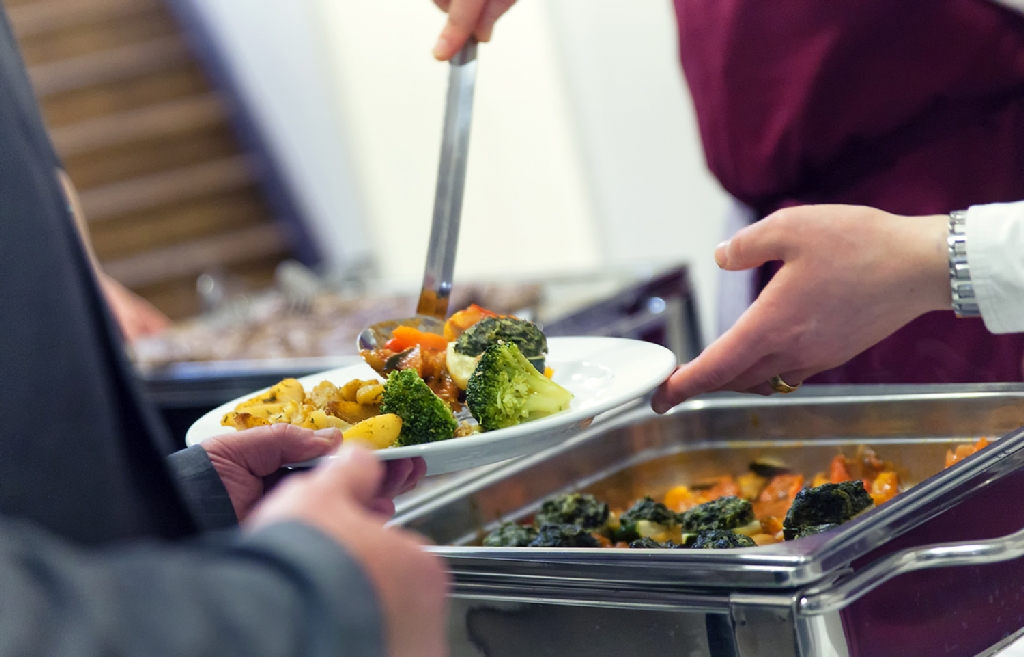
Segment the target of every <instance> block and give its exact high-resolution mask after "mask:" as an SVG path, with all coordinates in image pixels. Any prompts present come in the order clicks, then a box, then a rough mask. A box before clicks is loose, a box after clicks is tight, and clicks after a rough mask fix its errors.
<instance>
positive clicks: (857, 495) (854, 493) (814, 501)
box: [782, 479, 874, 540]
mask: <svg viewBox="0 0 1024 657" xmlns="http://www.w3.org/2000/svg"><path fill="white" fill-rule="evenodd" d="M873 504H874V501H873V500H872V499H871V495H870V494H868V491H867V490H866V489H865V488H864V482H863V481H861V480H860V479H857V480H855V481H844V482H842V483H839V484H824V485H822V486H818V487H817V488H807V489H804V490H802V491H800V492H799V493H797V496H796V499H794V500H793V505H792V506H791V507H790V508H789V512H788V513H786V519H785V520H784V521H783V522H782V526H783V532H784V534H785V536H786V540H792V539H793V538H795V537H796V535H797V533H798V532H799V530H800V529H802V528H805V527H813V526H815V525H828V524H837V525H838V524H842V523H844V522H846V521H847V520H849V519H850V518H852V517H853V516H855V515H857V514H858V513H860V512H861V511H863V510H864V509H867V508H869V507H871V506H872V505H873Z"/></svg>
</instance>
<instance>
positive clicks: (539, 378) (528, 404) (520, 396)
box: [466, 342, 572, 431]
mask: <svg viewBox="0 0 1024 657" xmlns="http://www.w3.org/2000/svg"><path fill="white" fill-rule="evenodd" d="M571 401H572V393H571V392H569V391H568V390H566V389H565V388H563V387H562V386H560V385H558V384H557V383H555V382H554V381H551V380H550V379H548V378H547V377H545V376H544V375H543V374H540V373H539V372H537V370H536V369H534V367H533V366H532V365H530V363H529V361H527V360H526V357H525V356H523V354H522V352H520V351H519V347H517V346H516V345H514V344H513V343H511V342H499V343H497V344H494V345H492V346H490V347H488V348H487V351H485V352H484V355H483V356H481V358H480V363H479V364H478V365H477V366H476V370H475V371H474V372H473V376H471V377H470V378H469V384H468V385H467V387H466V405H467V406H469V410H470V412H471V413H473V417H475V418H476V420H477V422H479V423H480V426H481V427H483V429H484V431H493V430H494V429H503V428H505V427H512V426H515V425H517V424H521V423H523V422H528V421H530V420H535V419H537V418H541V417H545V416H547V415H552V414H554V413H558V412H559V411H564V410H565V409H567V408H569V402H571Z"/></svg>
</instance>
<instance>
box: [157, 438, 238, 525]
mask: <svg viewBox="0 0 1024 657" xmlns="http://www.w3.org/2000/svg"><path fill="white" fill-rule="evenodd" d="M167 464H168V465H169V466H170V468H171V473H172V474H173V475H174V476H175V477H176V478H177V479H178V481H180V482H181V492H182V494H183V495H184V496H185V503H186V504H187V505H188V507H189V510H191V511H192V515H193V516H194V517H195V519H196V522H197V523H198V524H199V527H200V529H202V530H204V531H211V530H214V529H225V528H227V527H233V526H235V525H237V524H238V517H237V516H236V515H235V507H234V506H233V505H232V504H231V498H230V497H229V496H228V491H227V489H226V488H225V487H224V482H223V481H221V478H220V475H219V474H217V470H215V469H214V467H213V464H212V463H210V456H209V454H207V453H206V450H205V449H203V448H202V447H201V446H200V445H193V446H192V447H189V448H188V449H183V450H181V451H178V452H175V453H173V454H171V455H170V456H169V457H167Z"/></svg>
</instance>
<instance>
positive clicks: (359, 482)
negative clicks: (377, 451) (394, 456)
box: [315, 445, 384, 507]
mask: <svg viewBox="0 0 1024 657" xmlns="http://www.w3.org/2000/svg"><path fill="white" fill-rule="evenodd" d="M315 476H316V477H317V479H319V480H320V481H321V483H323V484H325V485H327V486H328V487H330V488H331V489H333V490H334V491H336V492H337V493H339V494H342V495H346V496H347V497H351V498H352V499H354V500H355V501H357V502H358V503H359V504H360V505H362V506H364V507H369V506H370V505H371V503H372V502H373V500H374V499H376V497H377V493H378V491H380V486H381V482H382V480H383V478H384V465H383V464H382V463H381V462H380V461H379V460H377V458H376V457H375V456H374V455H373V454H371V453H370V452H369V451H367V450H365V449H363V448H362V447H356V446H352V445H346V446H344V447H342V448H341V451H339V452H338V455H337V456H336V457H335V458H332V459H330V460H329V461H328V462H327V464H326V465H323V466H321V467H320V468H318V469H317V470H316V474H315Z"/></svg>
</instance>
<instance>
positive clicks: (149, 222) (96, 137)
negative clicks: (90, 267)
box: [3, 0, 291, 318]
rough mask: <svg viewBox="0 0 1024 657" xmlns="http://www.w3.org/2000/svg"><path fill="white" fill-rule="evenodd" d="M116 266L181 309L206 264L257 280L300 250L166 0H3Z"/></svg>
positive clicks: (118, 274) (99, 238)
mask: <svg viewBox="0 0 1024 657" xmlns="http://www.w3.org/2000/svg"><path fill="white" fill-rule="evenodd" d="M3 2H4V5H5V6H6V8H7V11H8V15H9V17H10V19H11V23H12V25H13V27H14V31H15V33H16V34H17V36H18V39H19V41H20V44H21V47H22V52H23V53H24V56H25V61H26V64H27V65H28V66H29V71H30V74H31V77H32V82H33V84H34V86H35V91H36V95H37V97H38V98H39V101H40V103H41V105H42V107H43V113H44V115H45V118H46V121H47V124H48V126H49V128H50V133H51V136H52V138H53V142H54V144H55V146H56V148H57V151H58V153H59V154H60V155H61V157H62V158H63V160H64V164H65V168H66V169H67V171H68V173H69V175H70V176H71V179H72V180H73V181H74V182H75V184H76V185H77V187H78V189H79V192H80V193H81V197H82V204H83V206H84V209H85V214H86V217H87V218H88V221H89V227H90V231H91V233H92V240H93V244H94V247H95V249H96V253H97V255H98V257H99V258H100V261H101V262H102V263H103V266H104V269H105V270H106V271H107V272H108V273H109V274H111V275H112V276H113V277H114V278H116V279H118V280H119V281H121V282H122V283H124V284H125V285H126V286H128V287H129V288H131V289H133V290H135V291H136V292H138V293H140V294H141V295H143V296H144V297H146V298H148V299H149V300H150V301H152V302H153V303H154V304H156V305H157V307H159V308H161V309H162V310H163V311H164V312H166V313H168V314H169V315H171V316H172V317H176V318H180V317H185V316H188V315H192V314H194V313H196V312H198V311H199V310H200V305H199V300H198V296H197V294H196V290H195V280H196V276H197V275H198V274H200V273H202V272H203V271H208V270H218V269H219V270H222V271H226V272H230V273H232V274H234V275H236V276H239V277H240V278H242V279H244V280H247V281H249V282H250V283H252V284H254V285H263V284H265V283H266V282H268V281H269V280H270V278H271V277H272V276H273V270H274V267H275V266H276V264H277V263H278V262H279V261H280V260H282V259H284V258H286V257H288V256H289V255H290V253H291V248H290V246H289V243H288V240H287V238H286V236H285V233H284V231H283V230H282V229H281V227H280V225H279V223H278V222H276V221H275V220H274V216H273V212H272V210H271V208H270V206H269V204H268V203H267V199H266V198H265V197H264V194H263V192H262V190H261V188H260V187H259V185H258V183H259V180H260V178H261V175H262V173H263V172H262V171H261V170H260V167H259V164H258V160H257V159H255V158H253V157H251V156H248V155H246V154H245V152H244V151H243V148H242V146H241V144H240V142H239V140H238V139H237V138H236V134H235V132H234V131H233V129H232V125H231V122H230V119H231V117H230V116H229V113H230V109H229V107H230V104H229V103H227V102H226V101H225V99H224V98H223V97H222V96H221V95H220V94H218V93H217V92H216V91H215V90H214V89H213V88H212V87H211V85H210V83H209V82H208V81H207V77H206V76H205V75H204V73H203V71H202V69H201V68H200V65H199V63H198V62H197V60H196V58H195V56H194V55H193V54H192V52H191V50H190V48H189V44H188V42H187V41H186V39H185V37H184V35H183V34H182V30H181V28H180V27H179V25H178V24H177V23H176V22H175V20H174V19H173V17H172V15H171V13H170V12H169V11H168V9H167V8H166V7H165V6H164V3H163V2H161V0H3Z"/></svg>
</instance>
